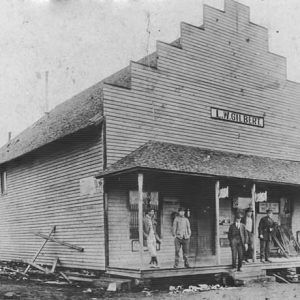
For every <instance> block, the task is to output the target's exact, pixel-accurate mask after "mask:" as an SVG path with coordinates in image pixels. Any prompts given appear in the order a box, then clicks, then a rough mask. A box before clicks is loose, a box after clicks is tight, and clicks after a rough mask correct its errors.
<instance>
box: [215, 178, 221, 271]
mask: <svg viewBox="0 0 300 300" xmlns="http://www.w3.org/2000/svg"><path fill="white" fill-rule="evenodd" d="M219 192H220V181H219V180H217V181H216V183H215V207H216V223H215V226H216V239H215V247H216V264H217V265H220V263H221V258H220V227H219V215H220V201H219Z"/></svg>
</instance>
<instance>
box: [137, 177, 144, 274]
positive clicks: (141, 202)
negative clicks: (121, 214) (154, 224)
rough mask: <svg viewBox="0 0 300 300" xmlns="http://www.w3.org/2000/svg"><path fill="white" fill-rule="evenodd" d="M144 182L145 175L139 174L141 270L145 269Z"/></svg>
mask: <svg viewBox="0 0 300 300" xmlns="http://www.w3.org/2000/svg"><path fill="white" fill-rule="evenodd" d="M143 181H144V175H143V174H142V173H139V174H138V189H139V205H138V221H139V222H138V223H139V244H140V269H142V267H143V252H144V246H143V244H144V242H143V240H144V239H143Z"/></svg>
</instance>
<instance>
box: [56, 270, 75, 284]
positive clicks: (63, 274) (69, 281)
mask: <svg viewBox="0 0 300 300" xmlns="http://www.w3.org/2000/svg"><path fill="white" fill-rule="evenodd" d="M59 274H60V275H61V276H62V277H63V278H64V279H65V280H66V281H67V282H68V283H70V284H71V283H72V281H71V280H70V279H69V277H68V276H67V275H66V274H65V273H63V272H61V271H60V272H59Z"/></svg>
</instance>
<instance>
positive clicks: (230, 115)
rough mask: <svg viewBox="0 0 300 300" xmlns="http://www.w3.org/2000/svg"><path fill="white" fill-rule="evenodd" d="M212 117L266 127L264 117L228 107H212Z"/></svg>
mask: <svg viewBox="0 0 300 300" xmlns="http://www.w3.org/2000/svg"><path fill="white" fill-rule="evenodd" d="M210 112H211V118H213V119H218V120H223V121H229V122H234V123H239V124H244V125H250V126H256V127H262V128H263V127H264V118H263V117H258V116H253V115H248V114H243V113H239V112H235V111H230V110H226V109H220V108H215V107H211V110H210Z"/></svg>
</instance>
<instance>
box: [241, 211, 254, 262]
mask: <svg viewBox="0 0 300 300" xmlns="http://www.w3.org/2000/svg"><path fill="white" fill-rule="evenodd" d="M242 223H243V224H245V228H246V244H247V245H248V249H247V251H246V252H245V261H246V262H249V259H251V260H252V261H253V259H254V247H253V242H254V238H253V237H254V226H253V209H252V208H250V207H249V208H248V209H247V210H246V215H245V217H244V218H243V219H242Z"/></svg>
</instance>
